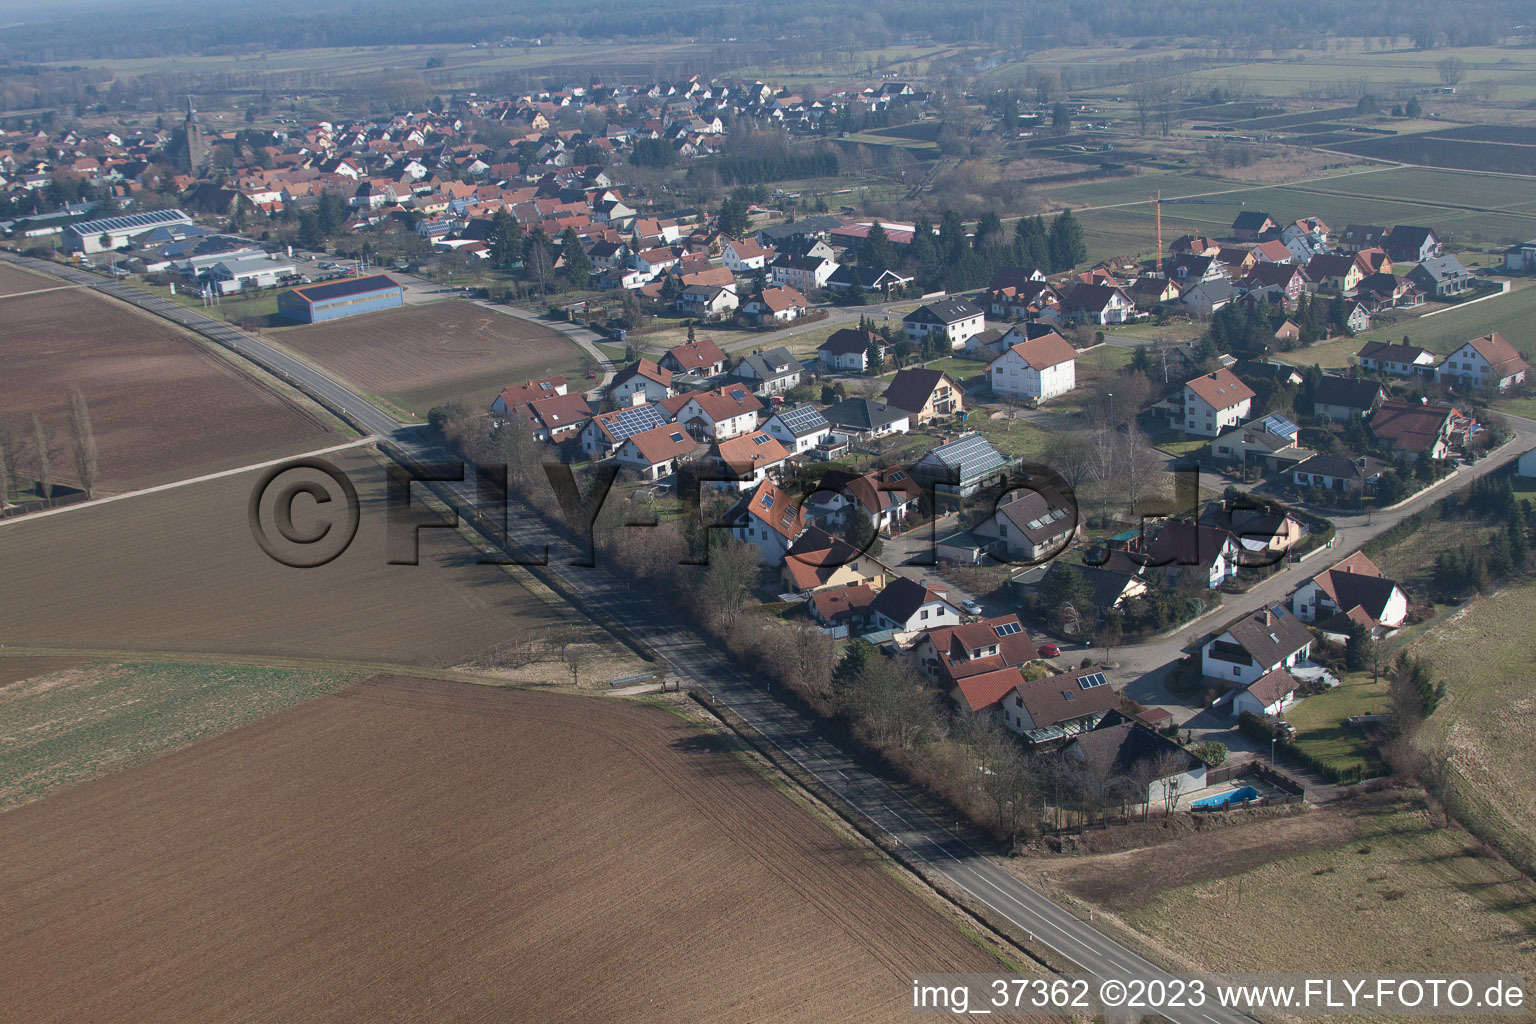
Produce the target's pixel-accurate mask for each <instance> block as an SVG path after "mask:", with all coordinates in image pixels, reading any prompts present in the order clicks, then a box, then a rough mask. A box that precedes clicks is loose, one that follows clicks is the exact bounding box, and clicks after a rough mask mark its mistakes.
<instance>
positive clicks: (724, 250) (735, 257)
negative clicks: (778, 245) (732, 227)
mask: <svg viewBox="0 0 1536 1024" xmlns="http://www.w3.org/2000/svg"><path fill="white" fill-rule="evenodd" d="M771 258H773V250H771V249H764V248H763V247H762V246H761V245H758V244H757V242H755V241H754V240H752V239H750V238H747V239H736V238H733V239H731V240H730V241H728V242H726V243H725V244H724V245H722V246H721V247H720V260H721V262H722V263H724V264H725V266H726V268H727V269H728V270H730V271H731V273H733V274H750V273H751V272H752V271H754V270H761V269H762V268H764V267H766V266H767V265H768V261H769V260H770V259H771Z"/></svg>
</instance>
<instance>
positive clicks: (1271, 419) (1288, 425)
mask: <svg viewBox="0 0 1536 1024" xmlns="http://www.w3.org/2000/svg"><path fill="white" fill-rule="evenodd" d="M1259 425H1260V426H1262V427H1263V428H1264V429H1265V430H1267V431H1269V432H1270V433H1271V434H1274V435H1275V436H1276V437H1295V436H1296V435H1297V434H1298V433H1299V432H1300V430H1301V428H1300V427H1298V426H1296V424H1294V423H1292V422H1291V421H1290V420H1288V419H1286V418H1285V417H1284V416H1281V415H1280V414H1279V413H1277V412H1272V413H1270V414H1269V415H1268V416H1265V417H1264V418H1263V419H1262V420H1260V421H1259Z"/></svg>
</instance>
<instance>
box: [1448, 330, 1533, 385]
mask: <svg viewBox="0 0 1536 1024" xmlns="http://www.w3.org/2000/svg"><path fill="white" fill-rule="evenodd" d="M1526 369H1527V367H1526V363H1525V360H1524V359H1522V358H1520V353H1518V352H1516V351H1515V349H1514V346H1513V345H1511V344H1510V343H1509V342H1507V341H1505V340H1504V336H1503V335H1502V334H1499V333H1498V332H1497V331H1495V332H1494V333H1493V334H1485V335H1484V336H1483V337H1481V338H1473V339H1472V340H1471V341H1469V342H1467V343H1466V344H1464V345H1462V346H1461V347H1460V348H1458V349H1457V350H1456V351H1455V352H1452V353H1451V354H1450V355H1448V356H1446V357H1445V361H1444V362H1442V363H1441V364H1440V365H1439V366H1438V367H1436V369H1435V374H1436V376H1438V377H1439V378H1440V379H1441V380H1442V381H1444V382H1445V383H1447V384H1456V383H1460V384H1470V385H1471V386H1472V387H1476V388H1495V389H1497V390H1499V391H1507V390H1508V389H1510V388H1512V387H1514V386H1515V385H1516V384H1519V383H1520V382H1521V381H1523V380H1525V371H1526Z"/></svg>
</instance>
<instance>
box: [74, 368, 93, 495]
mask: <svg viewBox="0 0 1536 1024" xmlns="http://www.w3.org/2000/svg"><path fill="white" fill-rule="evenodd" d="M69 441H70V447H71V449H72V451H73V452H74V456H75V476H76V478H77V479H78V480H79V481H80V488H81V490H83V491H85V496H86V497H87V498H89V497H92V496H93V494H94V492H95V490H96V432H95V431H94V430H92V429H91V410H90V408H89V407H88V406H87V405H86V404H85V393H84V392H83V391H81V390H80V386H79V385H78V384H72V385H70V388H69Z"/></svg>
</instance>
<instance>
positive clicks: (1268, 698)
mask: <svg viewBox="0 0 1536 1024" xmlns="http://www.w3.org/2000/svg"><path fill="white" fill-rule="evenodd" d="M1298 685H1299V684H1298V683H1297V682H1296V679H1295V677H1294V676H1292V675H1291V674H1290V673H1289V672H1287V671H1286V670H1285V669H1283V668H1277V669H1275V670H1273V671H1271V672H1266V673H1265V674H1264V675H1262V676H1260V677H1259V678H1257V679H1255V680H1254V681H1253V682H1251V683H1249V684H1248V685H1247V686H1245V687H1243V688H1242V689H1241V690H1239V691H1237V693H1236V694H1234V695H1233V697H1232V714H1233V716H1234V717H1235V716H1237V715H1241V714H1242V713H1243V712H1245V711H1247V712H1251V713H1252V714H1255V715H1269V716H1271V717H1278V716H1279V715H1280V714H1281V713H1282V712H1283V711H1285V709H1286V708H1288V707H1290V706H1291V705H1292V704H1294V703H1296V688H1297V686H1298Z"/></svg>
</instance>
